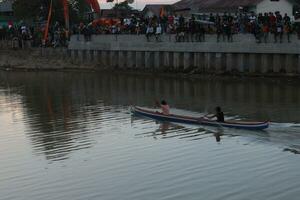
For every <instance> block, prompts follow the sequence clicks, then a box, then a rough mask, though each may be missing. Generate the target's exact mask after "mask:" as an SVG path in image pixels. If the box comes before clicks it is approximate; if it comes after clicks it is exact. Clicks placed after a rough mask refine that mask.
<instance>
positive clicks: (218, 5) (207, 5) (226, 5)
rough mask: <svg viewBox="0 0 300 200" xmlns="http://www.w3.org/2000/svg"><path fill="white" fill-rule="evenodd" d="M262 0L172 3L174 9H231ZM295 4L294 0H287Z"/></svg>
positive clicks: (209, 0)
mask: <svg viewBox="0 0 300 200" xmlns="http://www.w3.org/2000/svg"><path fill="white" fill-rule="evenodd" d="M262 1H263V0H181V1H179V2H177V3H175V4H173V7H174V9H176V10H180V9H186V8H197V10H199V11H231V10H236V9H237V8H238V7H251V6H255V5H257V4H258V3H260V2H262ZM288 1H290V2H291V3H293V4H297V1H296V0H288Z"/></svg>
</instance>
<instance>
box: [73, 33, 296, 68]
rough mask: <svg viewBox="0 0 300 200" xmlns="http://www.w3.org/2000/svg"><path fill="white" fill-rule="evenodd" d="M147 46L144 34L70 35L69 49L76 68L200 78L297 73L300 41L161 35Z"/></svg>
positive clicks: (250, 36) (251, 36) (236, 36)
mask: <svg viewBox="0 0 300 200" xmlns="http://www.w3.org/2000/svg"><path fill="white" fill-rule="evenodd" d="M161 40H162V41H161V42H156V41H155V39H154V38H152V39H151V41H150V42H147V40H146V38H145V36H144V35H139V36H137V35H117V36H115V35H98V36H92V39H91V41H88V42H86V41H84V39H83V37H82V36H80V37H78V36H76V35H75V36H73V37H72V38H71V41H70V44H69V52H68V54H69V55H70V60H71V61H72V62H73V63H74V64H76V65H82V64H86V65H94V66H95V67H96V68H111V69H113V68H119V69H135V70H155V71H160V70H162V71H174V72H177V71H179V72H199V73H201V72H202V73H226V72H227V73H230V72H240V73H258V74H266V73H283V74H300V40H298V39H297V38H296V36H295V35H292V39H291V41H292V42H291V43H288V42H287V41H286V38H285V37H284V40H283V42H282V43H274V42H273V37H271V35H270V37H269V41H268V43H259V44H258V43H256V41H255V38H254V36H253V35H249V34H248V35H242V34H241V35H235V36H234V38H233V42H232V43H228V42H223V41H222V38H221V42H219V43H217V42H216V36H215V35H208V36H206V41H205V42H180V43H178V42H175V36H174V35H173V36H163V37H162V38H161Z"/></svg>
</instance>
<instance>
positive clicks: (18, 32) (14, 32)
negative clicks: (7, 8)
mask: <svg viewBox="0 0 300 200" xmlns="http://www.w3.org/2000/svg"><path fill="white" fill-rule="evenodd" d="M67 35H68V33H67V31H66V30H65V29H64V28H63V27H62V26H61V25H59V23H55V24H54V25H53V26H52V27H51V28H50V30H49V34H48V39H47V42H46V43H45V41H43V39H44V30H43V29H41V28H40V26H38V25H35V26H30V25H27V24H26V23H20V24H19V25H12V24H9V25H8V26H2V27H0V40H7V41H11V45H12V47H13V48H26V47H29V46H30V47H39V46H53V47H59V46H67Z"/></svg>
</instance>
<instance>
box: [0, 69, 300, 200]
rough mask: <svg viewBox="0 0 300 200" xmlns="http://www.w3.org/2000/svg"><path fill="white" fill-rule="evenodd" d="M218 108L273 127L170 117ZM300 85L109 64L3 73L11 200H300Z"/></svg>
mask: <svg viewBox="0 0 300 200" xmlns="http://www.w3.org/2000/svg"><path fill="white" fill-rule="evenodd" d="M162 98H165V99H167V100H168V102H169V104H170V105H171V106H172V108H174V110H173V112H177V113H181V114H186V115H188V114H193V115H199V116H201V115H203V114H204V113H207V112H209V111H212V110H213V108H214V107H215V106H216V105H220V106H222V107H223V108H224V111H225V113H226V116H227V117H228V118H231V119H246V120H265V119H270V120H271V121H272V124H271V127H270V129H269V130H267V131H264V132H253V131H252V132H251V131H241V130H234V129H214V128H211V127H197V126H186V125H181V124H168V123H160V122H156V121H153V120H151V119H146V118H138V117H133V116H131V114H130V111H129V110H130V105H140V106H146V107H153V104H154V103H153V102H154V101H155V99H162ZM299 106H300V82H299V81H295V80H286V79H285V80H276V81H275V80H272V79H234V78H226V79H225V78H224V79H221V78H210V79H207V78H203V79H195V80H193V79H184V80H183V79H175V78H166V77H161V78H160V77H157V76H141V75H140V76H133V75H122V74H101V73H71V72H68V73H67V72H66V73H59V72H47V73H35V72H27V73H25V72H0V125H1V131H0V152H1V153H0V163H1V164H0V199H1V200H6V199H7V200H11V199H14V200H24V199H30V200H41V199H43V200H47V199H49V200H53V199H63V200H64V199H65V200H68V199H72V200H76V199H80V200H81V199H85V200H86V199H101V200H116V199H122V200H138V199H143V200H148V199H149V200H153V199H156V200H166V199H172V200H173V199H176V200H177V199H178V200H179V199H188V200H190V199H194V200H198V199H207V200H212V199H222V200H224V199H230V200H232V199H237V200H241V199H243V200H247V199H249V200H253V199H258V200H260V199H261V200H265V199H268V200H270V199H274V200H281V199H289V200H298V199H299V196H300V189H299V188H300V167H299V166H300V154H299V152H300V108H299Z"/></svg>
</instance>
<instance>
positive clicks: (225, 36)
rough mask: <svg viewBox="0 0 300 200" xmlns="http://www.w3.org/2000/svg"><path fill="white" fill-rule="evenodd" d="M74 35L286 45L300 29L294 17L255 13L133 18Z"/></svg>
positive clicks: (82, 29) (85, 28)
mask: <svg viewBox="0 0 300 200" xmlns="http://www.w3.org/2000/svg"><path fill="white" fill-rule="evenodd" d="M73 33H79V34H83V35H85V38H86V39H87V40H88V39H89V38H90V36H91V35H93V34H145V36H146V38H147V40H148V41H150V39H151V37H154V38H155V39H156V41H161V40H160V36H161V35H162V34H175V38H176V41H177V42H195V41H198V42H204V41H205V35H206V34H215V35H216V36H217V37H216V41H217V42H220V41H221V40H222V41H228V42H232V41H233V35H234V34H242V33H250V34H253V35H254V37H255V38H256V41H257V42H269V41H272V40H273V42H283V36H284V35H285V36H286V38H287V39H286V40H287V41H288V42H290V35H291V34H292V33H297V34H298V36H299V37H300V26H299V25H297V24H296V23H293V20H292V19H291V17H290V16H288V15H287V14H285V15H282V14H281V13H279V12H276V13H272V12H270V13H264V14H262V13H259V14H257V15H256V14H254V13H253V12H252V13H240V14H235V15H232V14H229V13H224V14H222V15H219V14H216V15H213V14H210V15H208V16H205V15H203V16H199V15H192V16H191V17H183V16H182V15H181V16H177V15H168V16H153V17H148V18H143V17H137V16H134V15H132V16H131V17H129V18H126V19H120V20H119V21H118V22H116V21H114V22H113V21H112V22H111V23H108V24H97V23H90V24H88V25H83V24H81V25H80V26H78V27H74V28H73ZM271 35H272V36H273V37H272V38H273V39H272V40H270V36H271Z"/></svg>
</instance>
